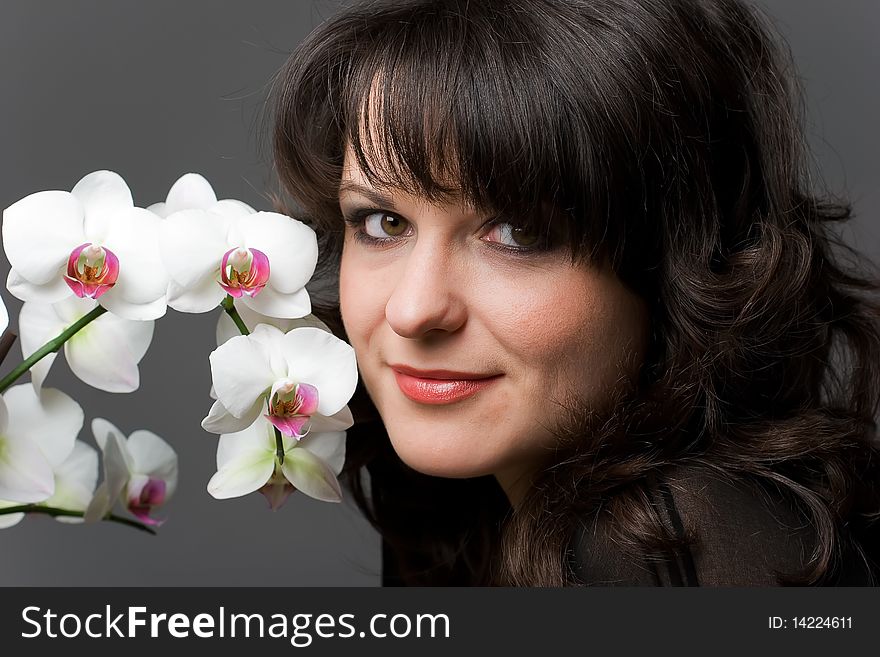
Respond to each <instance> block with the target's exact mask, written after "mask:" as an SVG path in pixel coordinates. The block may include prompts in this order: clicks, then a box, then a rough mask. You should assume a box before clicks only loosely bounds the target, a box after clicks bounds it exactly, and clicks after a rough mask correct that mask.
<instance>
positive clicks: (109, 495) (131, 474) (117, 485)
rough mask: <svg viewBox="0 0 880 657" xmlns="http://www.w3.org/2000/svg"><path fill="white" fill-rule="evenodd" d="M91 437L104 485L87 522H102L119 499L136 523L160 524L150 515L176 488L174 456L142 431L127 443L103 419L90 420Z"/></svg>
mask: <svg viewBox="0 0 880 657" xmlns="http://www.w3.org/2000/svg"><path fill="white" fill-rule="evenodd" d="M92 433H93V434H94V436H95V441H96V442H97V443H98V446H99V447H100V448H101V451H102V452H103V461H104V481H103V482H102V483H101V485H100V486H98V489H97V490H96V491H95V496H94V498H93V499H92V501H91V503H90V504H89V506H88V508H87V509H86V512H85V520H86V522H94V521H97V520H100V519H101V518H104V517H105V516H106V515H107V514H108V513H109V512H110V511H111V510H112V509H113V506H114V505H115V504H116V502H117V500H119V499H120V498H122V499H123V501H124V504H125V506H126V508H127V509H128V510H129V511H130V512H131V513H132V514H134V515H135V517H137V518H138V520H140V521H141V522H143V523H145V524H148V525H159V524H161V523H162V521H160V520H156V519H155V518H152V517H150V512H151V511H152V510H153V509H154V508H155V507H157V506H160V505H162V504H164V503H166V502H167V501H168V500H169V499H170V498H171V496H172V495H173V494H174V491H175V489H176V488H177V454H176V453H175V452H174V450H173V449H172V448H171V446H170V445H169V444H168V443H166V442H165V441H164V440H162V439H161V438H160V437H159V436H157V435H156V434H154V433H152V432H150V431H145V430H138V431H135V432H134V433H132V434H131V435H130V436H129V437H128V439H126V438H125V436H124V434H123V433H122V432H121V431H120V430H119V429H117V428H116V427H115V426H114V425H113V424H111V423H110V422H108V421H107V420H105V419H103V418H95V419H94V420H92Z"/></svg>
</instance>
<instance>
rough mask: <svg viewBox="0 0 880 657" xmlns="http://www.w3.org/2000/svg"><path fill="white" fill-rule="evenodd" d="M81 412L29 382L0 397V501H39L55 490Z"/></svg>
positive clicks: (67, 399)
mask: <svg viewBox="0 0 880 657" xmlns="http://www.w3.org/2000/svg"><path fill="white" fill-rule="evenodd" d="M82 424H83V411H82V408H80V406H79V404H77V403H76V402H75V401H74V400H73V399H71V398H70V397H68V396H67V395H66V394H64V393H63V392H61V391H60V390H54V389H51V388H45V389H43V390H41V391H40V393H39V395H38V394H37V392H36V391H35V390H34V389H33V387H32V386H30V385H28V384H23V385H17V386H13V387H12V388H10V389H9V390H7V391H6V392H5V393H4V394H3V395H2V396H0V500H4V501H7V502H10V503H12V502H16V503H19V504H32V503H34V502H43V501H45V500H47V499H49V498H51V497H52V496H53V495H55V493H56V487H55V483H56V472H57V469H58V468H60V466H61V465H62V464H63V463H64V461H65V460H66V459H67V458H68V456H70V454H71V452H72V451H73V448H74V441H75V440H76V436H77V434H78V433H79V432H80V429H82Z"/></svg>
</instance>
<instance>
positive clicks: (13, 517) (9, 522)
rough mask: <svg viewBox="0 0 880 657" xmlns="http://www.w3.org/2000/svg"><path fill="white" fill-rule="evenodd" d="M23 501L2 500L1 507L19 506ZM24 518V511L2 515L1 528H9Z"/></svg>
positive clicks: (0, 518) (0, 517)
mask: <svg viewBox="0 0 880 657" xmlns="http://www.w3.org/2000/svg"><path fill="white" fill-rule="evenodd" d="M20 504H21V502H6V501H0V509H6V508H9V507H10V506H19V505H20ZM23 519H24V514H23V513H7V514H4V515H2V516H0V529H8V528H9V527H14V526H15V525H17V524H18V523H20V522H21V521H22V520H23Z"/></svg>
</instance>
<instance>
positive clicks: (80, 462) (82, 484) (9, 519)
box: [0, 440, 98, 529]
mask: <svg viewBox="0 0 880 657" xmlns="http://www.w3.org/2000/svg"><path fill="white" fill-rule="evenodd" d="M53 471H54V475H55V493H54V494H53V495H52V497H50V498H49V499H47V500H44V501H43V502H40V503H39V504H38V505H37V506H48V507H53V508H56V509H64V510H67V511H79V512H83V511H85V510H86V508H87V507H88V505H89V502H90V501H91V499H92V496H93V495H94V491H95V485H96V484H97V483H98V452H96V451H95V448H94V447H92V446H91V445H87V444H86V443H84V442H82V441H81V440H77V441H75V442H74V444H73V451H71V452H70V454H68V456H67V458H66V459H64V461H63V462H62V463H60V464H59V465H57V466H53ZM18 505H19V504H18V503H17V502H0V509H2V508H5V507H10V506H18ZM23 517H24V513H8V514H5V515H0V529H4V528H6V527H12V526H13V525H15V524H17V523H19V522H20V521H21V519H22V518H23ZM56 520H58V521H59V522H67V523H79V522H82V518H77V517H71V516H58V517H57V518H56Z"/></svg>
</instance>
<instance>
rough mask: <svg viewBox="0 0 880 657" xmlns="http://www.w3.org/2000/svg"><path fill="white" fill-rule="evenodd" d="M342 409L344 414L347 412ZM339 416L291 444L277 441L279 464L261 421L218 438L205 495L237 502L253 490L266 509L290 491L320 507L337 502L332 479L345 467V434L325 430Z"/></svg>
mask: <svg viewBox="0 0 880 657" xmlns="http://www.w3.org/2000/svg"><path fill="white" fill-rule="evenodd" d="M347 411H348V409H347V408H346V409H345V413H347ZM347 417H348V421H347V424H345V419H344V418H342V417H338V418H336V420H334V421H332V422H326V420H327V419H329V418H322V419H317V418H316V419H315V421H314V423H313V426H312V432H311V433H309V435H308V436H306V437H305V438H303V439H302V440H299V441H297V440H296V439H295V438H292V437H289V436H283V437H282V443H283V449H284V462H283V463H279V460H278V457H277V454H276V448H277V446H276V443H275V432H274V430H273V427H272V425H271V424H270V423H269V422H267V421H266V420H265V419H263V418H257V420H256V421H255V422H254V423H253V424H252V425H251V426H249V427H248V428H247V429H244V430H243V431H239V432H236V433H231V434H223V435H221V436H220V442H219V444H218V446H217V473H216V474H215V475H214V476H213V477H211V480H210V481H209V482H208V492H209V493H210V494H211V495H212V496H213V497H215V498H217V499H227V498H231V497H240V496H242V495H247V494H248V493H253V492H254V491H257V490H259V491H260V492H261V493H263V495H265V497H266V499H267V500H268V501H269V505H270V506H271V507H272V509H277V508H278V507H280V506H281V505H282V504H283V503H284V501H285V500H286V499H287V497H288V496H289V495H290V493H292V492H293V491H294V490H295V489H297V490H300V491H302V492H303V493H305V494H306V495H308V496H309V497H313V498H315V499H318V500H323V501H325V502H339V501H340V500H341V499H342V490H341V488H340V486H339V482H338V480H337V478H336V477H337V475H338V474H339V473H340V472H341V471H342V466H343V464H344V462H345V431H332V430H327V429H329V428H330V427H333V426H338V425H339V424H340V423H342V424H345V426H351V421H350V420H351V415H350V414H348V415H347Z"/></svg>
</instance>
